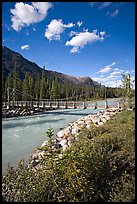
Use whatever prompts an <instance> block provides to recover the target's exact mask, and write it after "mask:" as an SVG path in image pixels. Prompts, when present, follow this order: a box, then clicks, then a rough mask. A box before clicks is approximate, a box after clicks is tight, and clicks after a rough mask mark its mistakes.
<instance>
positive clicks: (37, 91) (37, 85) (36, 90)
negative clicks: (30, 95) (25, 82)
mask: <svg viewBox="0 0 137 204" xmlns="http://www.w3.org/2000/svg"><path fill="white" fill-rule="evenodd" d="M39 95H40V79H39V76H38V75H37V77H36V80H35V82H34V98H36V99H39Z"/></svg>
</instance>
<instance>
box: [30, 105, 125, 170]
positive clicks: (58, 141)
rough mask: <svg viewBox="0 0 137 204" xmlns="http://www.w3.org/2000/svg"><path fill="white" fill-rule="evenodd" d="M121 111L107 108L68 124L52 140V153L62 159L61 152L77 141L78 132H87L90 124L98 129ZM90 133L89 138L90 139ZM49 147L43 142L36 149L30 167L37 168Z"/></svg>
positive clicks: (46, 142)
mask: <svg viewBox="0 0 137 204" xmlns="http://www.w3.org/2000/svg"><path fill="white" fill-rule="evenodd" d="M120 111H122V108H108V109H106V110H103V111H100V112H99V113H97V114H95V115H87V116H85V117H81V118H79V119H78V120H77V121H75V122H74V123H70V124H69V125H68V126H66V127H65V128H64V129H61V130H60V131H59V132H58V133H57V134H56V137H55V139H52V152H54V151H56V150H57V149H58V150H59V151H58V152H59V158H62V156H63V152H64V151H65V150H66V148H69V147H70V146H71V145H72V143H73V142H74V141H79V137H78V135H79V132H80V131H81V129H82V128H86V129H87V130H90V129H91V124H94V125H95V126H97V127H99V126H101V125H103V124H104V123H105V122H107V121H108V120H109V119H110V118H111V117H112V116H113V115H115V114H116V113H118V112H120ZM92 137H93V136H92V133H91V138H92ZM48 145H49V141H47V140H46V141H45V142H43V144H42V145H41V146H40V148H39V149H37V150H36V151H35V152H34V154H33V155H32V157H31V164H30V165H31V166H32V167H34V166H35V167H36V166H37V167H39V165H38V164H39V161H40V160H41V159H42V158H43V157H44V156H45V153H46V150H45V149H46V148H45V147H47V146H48Z"/></svg>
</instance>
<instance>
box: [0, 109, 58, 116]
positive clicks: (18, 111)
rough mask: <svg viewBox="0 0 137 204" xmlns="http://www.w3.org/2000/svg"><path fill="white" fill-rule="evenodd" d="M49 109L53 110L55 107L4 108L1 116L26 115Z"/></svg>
mask: <svg viewBox="0 0 137 204" xmlns="http://www.w3.org/2000/svg"><path fill="white" fill-rule="evenodd" d="M49 110H55V108H50V107H49V108H46V109H45V110H43V109H38V108H35V109H33V110H32V109H28V108H20V107H19V108H14V109H4V110H2V118H11V117H19V116H28V115H34V114H37V113H42V112H44V111H49Z"/></svg>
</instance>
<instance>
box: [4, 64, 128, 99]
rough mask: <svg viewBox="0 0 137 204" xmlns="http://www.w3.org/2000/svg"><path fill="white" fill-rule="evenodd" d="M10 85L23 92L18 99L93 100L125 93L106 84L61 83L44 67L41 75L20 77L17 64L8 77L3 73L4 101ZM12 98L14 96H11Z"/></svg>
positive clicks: (18, 95)
mask: <svg viewBox="0 0 137 204" xmlns="http://www.w3.org/2000/svg"><path fill="white" fill-rule="evenodd" d="M8 87H9V88H10V90H11V89H18V90H19V91H20V92H23V93H24V95H22V94H16V96H15V98H16V100H34V99H35V100H41V99H65V98H72V99H73V100H93V99H105V98H117V97H122V96H123V95H125V92H123V88H118V87H117V88H112V87H105V86H101V84H100V86H91V85H90V86H89V85H84V86H79V85H76V84H72V83H71V84H69V83H61V82H59V81H58V79H57V78H55V79H52V80H51V79H48V78H47V77H46V76H45V73H44V69H43V71H42V73H41V75H37V76H36V78H33V77H32V76H31V74H30V73H28V72H26V73H25V78H24V79H23V80H21V79H20V77H19V74H18V72H17V69H16V66H14V70H13V73H9V74H8V76H7V78H4V75H2V101H3V102H4V101H7V98H8V94H7V89H8ZM10 98H11V100H12V96H10Z"/></svg>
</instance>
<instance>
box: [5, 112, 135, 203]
mask: <svg viewBox="0 0 137 204" xmlns="http://www.w3.org/2000/svg"><path fill="white" fill-rule="evenodd" d="M90 135H92V136H91V137H90ZM134 137H135V113H134V111H124V112H121V113H119V114H117V115H115V116H114V117H112V118H111V119H110V120H109V121H108V122H107V123H105V124H104V125H103V126H100V127H94V126H93V124H91V130H89V131H87V130H86V129H82V131H81V132H80V133H79V141H78V142H74V143H73V144H72V146H71V147H69V148H68V149H66V150H65V151H64V152H63V155H62V158H61V159H60V158H59V154H58V153H56V152H53V151H51V150H49V153H48V154H46V155H48V156H46V157H45V158H43V159H42V160H41V163H40V165H39V168H27V167H25V165H24V163H23V161H22V162H20V164H19V167H18V169H17V170H13V169H10V168H9V170H8V171H7V173H6V174H5V176H3V178H2V192H3V195H4V197H5V198H6V200H7V201H18V202H34V201H35V202H50V201H51V202H65V201H66V202H80V201H82V202H87V201H88V202H97V201H114V202H128V201H133V200H134V199H135V186H134V185H135V147H134V145H135V141H134Z"/></svg>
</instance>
